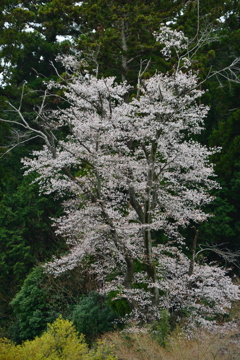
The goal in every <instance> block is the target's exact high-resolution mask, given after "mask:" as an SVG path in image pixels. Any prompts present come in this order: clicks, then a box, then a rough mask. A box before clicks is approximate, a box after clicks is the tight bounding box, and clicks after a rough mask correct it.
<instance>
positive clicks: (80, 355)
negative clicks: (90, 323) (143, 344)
mask: <svg viewBox="0 0 240 360" xmlns="http://www.w3.org/2000/svg"><path fill="white" fill-rule="evenodd" d="M0 359H1V360H25V359H26V360H29V359H31V360H43V359H49V360H116V359H117V358H116V357H115V356H113V355H112V351H111V347H109V346H106V345H105V343H99V344H98V345H97V346H96V349H93V350H91V351H89V349H88V346H87V344H86V342H85V340H84V336H83V335H80V336H78V334H77V331H76V329H75V328H74V326H73V324H72V323H71V322H70V321H68V320H64V319H62V318H61V317H60V318H58V319H57V320H56V321H55V322H54V323H53V324H51V325H48V331H47V332H45V333H43V335H42V336H41V337H36V338H35V339H34V340H32V341H25V342H24V343H23V344H22V345H14V344H13V343H11V342H10V341H9V340H7V339H1V342H0Z"/></svg>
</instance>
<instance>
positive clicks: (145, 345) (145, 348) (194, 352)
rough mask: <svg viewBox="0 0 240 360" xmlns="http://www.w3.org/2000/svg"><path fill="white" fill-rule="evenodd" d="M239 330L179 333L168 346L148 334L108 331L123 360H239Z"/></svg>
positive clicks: (118, 354)
mask: <svg viewBox="0 0 240 360" xmlns="http://www.w3.org/2000/svg"><path fill="white" fill-rule="evenodd" d="M238 330H239V332H238ZM238 330H237V331H236V329H235V331H234V332H232V331H229V333H228V334H224V335H223V334H209V333H198V334H196V336H195V338H193V339H187V338H184V337H183V336H182V335H181V334H180V333H177V332H176V333H174V334H172V335H171V337H170V338H169V339H168V342H167V344H166V347H165V348H164V347H162V346H160V344H159V343H158V341H157V340H154V339H152V338H151V336H150V335H147V334H140V333H134V334H123V333H117V332H114V333H109V334H107V335H106V336H105V339H106V341H107V343H109V344H111V345H114V348H115V351H114V354H115V355H116V356H117V357H118V359H119V360H239V359H240V329H238Z"/></svg>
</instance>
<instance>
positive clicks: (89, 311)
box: [72, 292, 117, 342]
mask: <svg viewBox="0 0 240 360" xmlns="http://www.w3.org/2000/svg"><path fill="white" fill-rule="evenodd" d="M116 318H117V316H116V313H114V312H113V311H112V310H111V309H110V308H109V306H108V305H107V303H106V300H105V298H104V297H103V296H101V295H99V294H97V293H94V292H91V293H90V294H89V296H87V297H83V298H82V299H81V300H80V302H79V303H78V304H77V305H76V306H75V308H74V310H73V314H72V321H73V323H74V325H75V327H76V329H77V330H78V331H79V332H80V333H82V334H85V335H86V338H87V340H88V341H89V342H92V341H93V340H94V339H95V338H96V336H98V335H100V334H103V333H104V332H107V331H110V330H112V329H113V328H114V326H115V323H114V320H116Z"/></svg>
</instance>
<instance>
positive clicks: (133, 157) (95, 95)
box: [21, 27, 238, 320]
mask: <svg viewBox="0 0 240 360" xmlns="http://www.w3.org/2000/svg"><path fill="white" fill-rule="evenodd" d="M155 36H156V39H157V41H160V42H161V43H162V44H164V48H163V54H164V55H165V56H166V57H167V58H169V57H171V54H172V51H175V54H176V55H177V58H178V62H177V63H176V64H175V67H174V68H173V70H172V72H171V73H169V74H163V73H156V74H155V75H154V76H152V77H151V78H149V79H146V80H143V79H142V74H143V71H142V72H141V71H140V72H139V79H138V89H137V91H134V89H132V88H131V86H130V85H128V84H127V83H126V82H123V83H120V84H119V83H117V82H116V80H115V79H114V78H113V77H108V78H100V79H99V78H97V77H96V76H94V75H91V74H89V73H87V72H81V71H80V70H79V68H80V63H79V59H76V58H75V57H72V56H65V57H59V58H58V60H59V61H61V62H62V63H63V65H64V66H65V68H66V73H65V76H64V78H61V77H60V79H59V81H58V82H54V81H50V82H49V83H48V84H47V87H48V92H51V91H52V89H53V88H54V89H55V90H56V89H58V90H59V91H61V92H62V93H64V99H65V100H66V102H67V104H68V106H67V107H66V108H64V109H58V110H53V111H45V110H44V102H43V106H42V107H41V109H40V110H39V114H38V117H37V119H36V121H37V122H39V124H40V125H41V127H40V128H41V129H44V130H34V129H32V128H30V126H29V125H28V124H27V122H26V120H25V119H24V118H23V116H22V115H21V121H22V123H23V124H25V127H27V128H28V129H30V130H32V131H34V132H35V133H36V134H37V135H38V136H40V137H41V138H43V140H44V141H45V145H44V146H43V149H42V150H40V151H34V152H33V154H32V156H31V157H29V158H25V159H23V163H24V166H25V168H26V169H27V170H26V174H28V173H30V172H36V173H37V174H38V177H37V180H36V181H37V182H38V184H39V186H40V189H41V191H43V192H45V193H48V194H50V193H55V194H56V195H58V196H60V197H61V196H64V199H65V200H64V202H63V207H64V215H63V216H62V217H60V218H58V219H55V227H56V232H57V233H58V234H61V235H62V236H64V237H65V239H66V241H67V243H68V244H69V248H70V251H69V253H68V254H67V255H65V256H63V257H62V258H60V259H57V258H55V259H53V261H52V262H51V263H48V264H46V269H47V270H48V271H49V272H51V273H53V274H55V275H56V276H57V275H58V274H61V273H62V272H65V271H67V270H71V269H73V268H75V267H78V266H79V267H81V266H82V267H83V268H84V269H85V268H86V267H87V268H88V269H89V271H90V272H92V273H94V274H95V276H96V279H97V281H98V284H99V291H101V292H104V293H110V292H111V293H112V294H114V296H115V298H114V299H115V300H117V299H119V298H124V299H126V301H128V305H129V307H130V308H131V310H132V312H131V315H134V316H135V317H136V318H141V319H144V320H147V318H149V317H152V318H154V317H155V318H156V317H158V314H159V309H161V308H165V309H166V308H167V309H172V310H178V309H183V308H184V309H186V308H188V309H190V308H191V309H195V310H194V311H195V313H196V314H207V315H209V313H213V312H216V311H217V312H218V313H224V312H225V309H226V308H228V307H229V306H230V300H233V299H236V298H238V287H237V286H235V285H233V284H232V283H231V280H230V278H228V277H227V276H226V274H225V272H224V271H223V270H222V269H220V268H217V267H216V266H209V265H201V266H200V265H197V264H196V265H195V267H194V272H193V273H192V274H190V273H189V266H190V261H189V260H188V258H187V257H186V256H185V255H184V254H183V253H182V251H181V250H180V247H179V246H180V245H181V244H183V243H184V239H183V238H182V236H181V235H180V234H179V228H183V227H187V226H188V225H189V224H190V223H191V222H194V223H198V222H202V221H204V220H206V219H207V216H208V215H207V214H205V212H204V211H203V210H202V209H203V207H204V205H206V204H208V203H209V202H210V201H211V200H212V198H211V196H210V195H209V191H210V190H211V189H213V188H215V187H216V186H217V183H216V182H215V181H214V180H213V176H214V173H213V166H212V164H211V163H210V162H209V156H210V155H212V154H213V153H214V152H215V151H216V149H208V148H207V147H205V146H203V145H201V144H200V143H199V142H197V141H195V140H193V138H194V136H193V135H196V134H199V133H200V132H201V130H202V129H203V126H204V118H205V117H206V115H207V112H208V108H207V107H206V106H204V105H201V103H200V101H199V98H200V97H201V95H202V94H203V91H201V90H199V88H198V77H197V75H196V74H194V73H193V72H192V71H191V57H190V53H189V51H188V39H187V38H186V37H184V35H183V34H182V33H181V32H176V31H172V30H170V29H169V28H167V27H163V28H162V32H161V33H159V34H156V35H155ZM184 51H185V55H181V54H182V53H183V52H184ZM131 92H132V94H136V92H137V95H133V96H131V100H130V101H128V102H126V101H125V99H126V98H129V96H127V95H129V93H131ZM61 128H62V129H63V131H62V132H61V131H59V130H61ZM63 133H65V134H66V133H67V135H66V136H65V137H63V136H62V134H63ZM58 134H61V136H58ZM156 232H158V233H159V232H161V233H163V234H165V236H166V237H167V238H168V239H169V243H168V245H163V244H159V241H156V240H155V239H154V234H156ZM173 242H174V246H171V245H170V243H173ZM110 279H111V280H110ZM114 299H113V301H114Z"/></svg>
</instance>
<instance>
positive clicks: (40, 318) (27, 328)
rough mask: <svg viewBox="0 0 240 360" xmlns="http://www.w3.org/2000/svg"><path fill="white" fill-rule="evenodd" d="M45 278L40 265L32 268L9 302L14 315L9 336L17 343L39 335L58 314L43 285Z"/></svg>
mask: <svg viewBox="0 0 240 360" xmlns="http://www.w3.org/2000/svg"><path fill="white" fill-rule="evenodd" d="M46 278H47V276H46V275H45V274H44V273H43V270H42V268H41V267H36V268H34V269H33V270H32V271H31V272H30V274H29V275H28V276H27V277H26V279H25V281H24V283H23V286H22V288H21V290H20V291H19V292H18V293H17V295H16V296H15V297H14V298H13V300H12V301H11V303H10V304H11V306H12V307H13V311H14V314H15V316H16V321H15V323H14V325H13V326H12V327H11V329H10V337H11V339H12V340H13V341H15V342H17V343H19V342H21V341H25V340H27V339H28V340H30V339H33V338H34V337H35V336H37V335H40V334H41V333H42V332H43V331H44V330H46V328H47V323H51V322H53V321H54V320H55V319H56V318H57V317H58V316H59V315H60V314H59V311H57V310H56V309H54V308H53V306H52V303H51V301H49V291H48V289H47V287H45V286H43V284H44V283H45V282H46Z"/></svg>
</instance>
